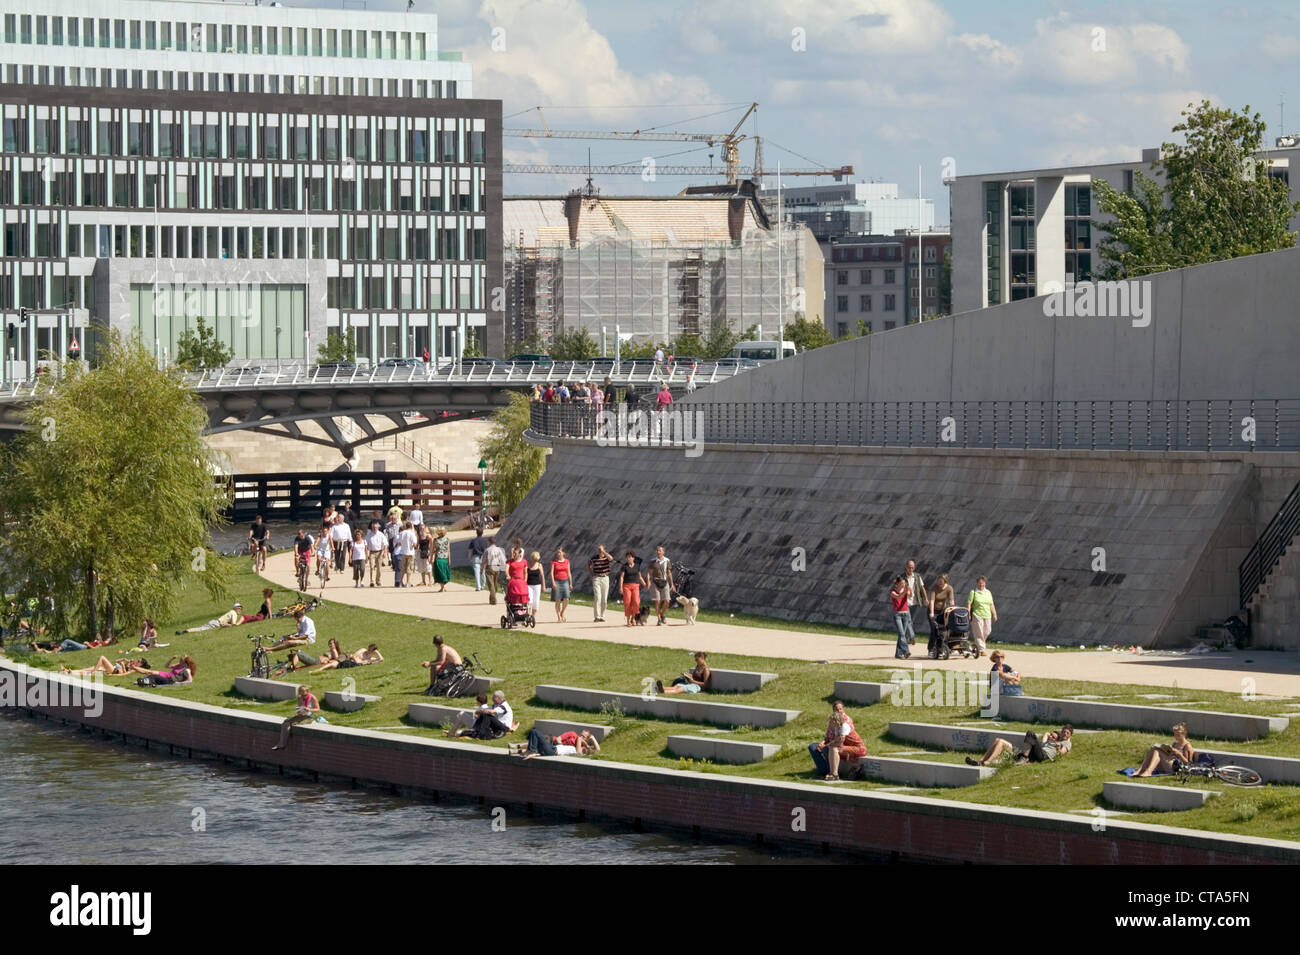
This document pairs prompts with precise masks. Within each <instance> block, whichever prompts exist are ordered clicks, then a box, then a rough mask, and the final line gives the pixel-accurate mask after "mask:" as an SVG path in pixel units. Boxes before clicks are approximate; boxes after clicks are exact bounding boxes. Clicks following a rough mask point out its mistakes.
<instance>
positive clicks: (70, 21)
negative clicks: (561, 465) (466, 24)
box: [0, 2, 502, 371]
mask: <svg viewBox="0 0 1300 955" xmlns="http://www.w3.org/2000/svg"><path fill="white" fill-rule="evenodd" d="M13 6H19V5H13ZM13 6H11V9H12V8H13ZM96 6H97V4H96V3H94V2H83V3H77V4H75V5H74V4H67V3H64V4H59V3H54V4H50V3H42V4H40V12H39V13H37V12H36V11H35V9H34V6H33V9H32V12H30V13H23V12H21V9H18V10H15V11H14V12H12V13H8V12H7V13H5V14H4V21H3V22H4V25H5V35H4V39H5V43H4V44H3V45H0V76H2V77H3V78H4V80H5V82H4V83H0V114H2V115H0V122H2V124H3V128H2V130H0V216H2V217H3V226H2V228H0V242H2V243H3V246H2V248H0V253H2V255H0V315H3V317H4V321H5V323H6V325H7V327H9V332H8V343H7V347H8V348H9V349H12V352H9V351H7V352H6V355H7V356H9V355H12V358H13V359H14V360H15V361H17V362H19V363H21V364H20V367H19V369H18V370H19V371H21V369H22V368H23V367H30V364H31V363H32V362H34V361H36V360H38V359H39V358H41V357H42V356H43V355H44V354H45V353H47V352H49V353H52V354H53V355H56V356H57V355H61V354H64V353H65V350H66V346H67V343H68V340H69V338H70V337H72V336H73V335H76V334H84V331H81V330H83V329H84V327H85V326H86V325H87V324H88V323H90V322H100V323H104V324H107V325H110V326H111V327H113V328H117V329H120V330H122V331H126V332H133V333H136V334H139V335H140V337H141V338H142V340H144V341H145V343H146V345H150V346H151V347H155V348H157V349H158V350H159V351H160V352H162V351H164V350H166V351H167V352H168V354H172V353H174V349H175V343H176V340H177V338H178V337H179V335H180V334H181V333H182V332H183V331H184V330H185V329H187V328H192V327H193V326H194V324H195V323H196V322H197V320H198V318H203V319H204V320H205V321H206V322H207V324H208V325H209V326H210V327H215V328H216V329H217V332H218V335H219V336H220V337H221V338H222V339H223V340H225V341H226V342H228V343H229V344H230V345H231V347H232V348H233V349H234V352H235V355H236V357H237V358H248V359H258V360H273V359H281V360H301V359H302V358H303V357H304V356H306V357H310V358H314V357H315V351H316V346H317V345H318V344H319V343H320V342H321V341H322V340H323V338H324V337H325V336H326V335H327V334H341V333H344V332H346V333H349V334H351V335H353V336H354V338H355V340H356V344H357V351H358V354H359V355H360V356H362V357H365V358H369V359H371V360H374V361H378V360H382V359H383V358H386V357H393V356H405V355H420V354H422V353H423V351H424V350H425V349H428V350H430V351H431V352H432V353H434V354H438V355H445V354H450V353H452V352H454V351H459V350H460V349H461V348H463V347H464V345H465V343H466V342H467V340H468V339H470V338H471V337H475V338H478V339H479V340H480V342H481V343H482V344H483V345H484V346H485V347H486V348H487V350H488V351H489V353H492V352H493V350H494V348H496V349H499V347H500V340H501V328H500V324H501V322H500V314H499V313H498V314H497V322H496V323H495V324H490V323H489V321H488V319H489V315H490V312H491V310H490V305H491V304H492V302H491V292H490V290H491V289H493V288H497V287H499V286H501V284H502V280H501V238H500V236H501V112H500V102H499V101H484V100H474V99H470V98H465V97H464V96H463V95H461V94H463V93H466V92H467V91H468V90H469V88H470V87H469V79H468V64H464V63H461V62H459V61H458V60H455V61H444V60H441V59H439V58H438V54H437V52H436V18H435V17H432V16H415V15H405V14H391V13H373V12H371V13H367V14H365V16H364V17H361V16H359V15H358V12H357V11H337V10H335V11H325V10H321V11H317V10H313V11H312V18H311V19H312V21H313V23H318V24H320V27H319V28H317V27H315V26H313V27H311V28H300V27H298V26H296V24H295V25H293V26H289V25H288V24H290V23H295V20H296V21H298V22H300V21H301V19H302V11H301V10H297V11H293V10H290V9H287V8H273V7H252V6H233V5H231V6H222V5H214V4H206V3H186V2H172V3H154V2H139V3H131V4H127V5H122V4H117V5H109V4H99V5H98V6H102V7H103V10H104V11H105V17H102V18H101V17H98V16H95V17H87V16H85V13H86V12H87V11H92V10H93V9H94V8H95V7H96ZM0 9H2V8H0ZM60 11H62V12H60ZM74 13H75V14H76V15H74ZM114 13H115V14H116V16H114V15H113V14H114ZM137 13H138V14H139V16H140V18H141V19H139V20H136V19H132V18H130V17H129V16H127V15H128V14H137ZM318 14H319V16H318ZM209 20H210V21H212V22H207V21H209ZM278 21H283V23H281V22H278ZM336 21H337V22H339V23H340V24H346V26H342V25H340V26H333V25H332V24H334V23H335V22H336ZM119 24H120V27H121V28H120V30H119V28H118V27H119ZM10 26H12V27H13V30H12V31H11V30H10V29H9V28H10ZM362 26H364V27H366V29H365V30H362V29H360V27H362ZM164 27H167V29H164ZM371 27H393V29H379V30H372V29H370V28H371ZM399 27H400V29H398V28H399ZM88 29H89V30H92V31H93V34H88V33H87V30H88ZM227 33H229V39H230V43H229V44H227V43H226V39H227ZM273 35H274V38H273V39H272V36H273ZM178 37H179V38H184V43H185V47H184V48H183V49H182V51H180V53H179V54H178V51H177V49H176V45H177V42H178ZM56 38H57V39H56ZM213 38H215V48H210V47H209V41H210V40H212V39H213ZM92 40H93V42H91V41H92ZM104 40H107V41H108V42H107V43H103V42H101V41H104ZM255 40H256V41H257V42H254V41H255ZM317 40H319V43H317ZM119 41H120V42H119ZM77 43H81V44H84V46H82V48H81V49H77V48H76V46H75V44H77ZM196 43H201V44H202V48H203V52H202V53H196V52H195V47H194V45H195V44H196ZM164 44H169V46H170V49H166V48H165V47H164V46H163V45H164ZM209 49H213V50H214V51H213V52H209ZM178 55H180V56H181V57H182V61H184V62H185V65H188V66H194V67H197V66H203V67H205V69H202V70H199V69H194V70H190V71H180V70H171V71H170V72H171V73H172V74H174V75H172V76H171V77H170V79H169V80H167V81H164V79H163V77H162V72H167V71H160V70H157V69H155V70H150V69H149V67H163V66H169V65H175V63H174V61H175V58H176V57H177V56H178ZM187 57H188V58H189V59H192V60H194V62H188V60H186V58H187ZM106 59H108V60H110V61H113V65H112V66H110V67H107V68H106V67H104V66H102V65H99V66H94V67H92V66H90V65H88V64H89V63H90V62H92V61H93V62H96V63H103V62H104V61H105V60H106ZM44 61H48V62H44ZM69 61H71V62H81V65H80V66H78V67H72V66H71V65H68V64H69ZM200 61H203V62H200ZM209 61H217V62H209ZM60 64H61V65H60ZM286 64H288V65H286ZM206 67H216V69H206ZM438 67H445V69H443V70H442V74H443V75H441V76H439V70H438ZM91 69H94V70H96V73H95V75H94V78H93V79H94V82H93V83H92V82H89V81H90V80H91V76H90V74H89V73H88V72H87V71H88V70H91ZM268 69H271V70H274V71H280V70H285V71H288V70H297V71H300V72H298V73H294V72H283V73H277V72H259V71H265V70H268ZM74 70H76V72H75V73H74V72H73V71H74ZM181 72H188V73H189V74H190V75H189V77H188V80H187V81H186V82H184V83H182V81H181V80H180V73H181ZM153 73H157V74H158V75H151V74H153ZM316 73H319V74H321V75H316ZM277 75H278V77H279V80H278V82H277V83H276V84H272V83H271V82H269V81H270V80H272V79H274V78H276V77H277ZM106 77H107V78H108V82H107V83H105V82H104V80H105V78H106ZM303 77H305V82H299V79H300V78H303ZM431 77H438V78H436V79H435V78H431ZM452 77H455V78H452ZM291 78H292V80H293V82H289V80H290V79H291ZM15 80H16V81H17V82H14V81H15ZM317 80H319V81H320V82H319V83H318V82H317ZM434 84H436V85H434ZM449 93H450V94H452V95H451V96H448V95H447V94H449Z"/></svg>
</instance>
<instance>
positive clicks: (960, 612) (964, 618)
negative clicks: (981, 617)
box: [930, 607, 975, 660]
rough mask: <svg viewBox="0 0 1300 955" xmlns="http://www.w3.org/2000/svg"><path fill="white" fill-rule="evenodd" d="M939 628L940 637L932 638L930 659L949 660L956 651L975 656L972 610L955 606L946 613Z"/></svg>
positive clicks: (963, 654)
mask: <svg viewBox="0 0 1300 955" xmlns="http://www.w3.org/2000/svg"><path fill="white" fill-rule="evenodd" d="M938 630H939V639H938V640H937V641H936V640H934V639H933V638H932V639H931V640H930V659H932V660H947V659H948V658H949V657H950V656H952V655H953V654H954V653H958V654H960V655H961V656H963V657H973V656H975V645H974V644H973V643H971V639H970V611H969V610H967V609H966V608H965V607H953V608H952V609H951V610H949V611H948V612H947V613H946V614H944V618H943V621H942V622H941V623H940V625H939V628H938Z"/></svg>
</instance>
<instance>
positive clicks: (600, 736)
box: [533, 720, 614, 743]
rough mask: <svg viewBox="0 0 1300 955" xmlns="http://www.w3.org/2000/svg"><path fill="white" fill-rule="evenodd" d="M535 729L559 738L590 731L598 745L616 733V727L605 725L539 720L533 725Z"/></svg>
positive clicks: (544, 734) (545, 734)
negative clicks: (572, 733)
mask: <svg viewBox="0 0 1300 955" xmlns="http://www.w3.org/2000/svg"><path fill="white" fill-rule="evenodd" d="M533 729H535V730H537V732H539V733H541V734H542V735H543V736H559V735H560V734H561V733H568V732H570V731H572V732H574V733H581V732H582V731H583V730H590V731H591V735H592V736H594V737H596V742H597V743H603V742H605V737H606V736H608V735H609V734H610V733H612V732H614V727H612V726H606V725H605V724H604V723H578V722H576V721H574V720H538V721H537V722H536V723H534V724H533Z"/></svg>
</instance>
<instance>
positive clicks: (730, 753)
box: [668, 736, 781, 763]
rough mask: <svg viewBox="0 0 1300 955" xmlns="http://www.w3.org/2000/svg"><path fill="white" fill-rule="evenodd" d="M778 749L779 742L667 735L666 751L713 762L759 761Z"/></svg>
mask: <svg viewBox="0 0 1300 955" xmlns="http://www.w3.org/2000/svg"><path fill="white" fill-rule="evenodd" d="M780 751H781V744H780V743H754V742H750V741H749V740H743V739H718V738H717V737H715V736H670V737H668V752H670V753H672V754H673V755H674V756H686V757H689V758H690V759H709V760H712V761H713V762H715V763H761V762H762V761H763V760H765V759H770V758H771V757H773V756H775V755H776V754H777V753H779V752H780Z"/></svg>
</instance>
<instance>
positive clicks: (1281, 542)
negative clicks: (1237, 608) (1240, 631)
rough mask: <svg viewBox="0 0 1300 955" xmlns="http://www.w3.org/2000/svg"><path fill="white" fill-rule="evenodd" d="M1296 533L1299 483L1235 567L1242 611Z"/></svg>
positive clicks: (1299, 527) (1298, 527)
mask: <svg viewBox="0 0 1300 955" xmlns="http://www.w3.org/2000/svg"><path fill="white" fill-rule="evenodd" d="M1297 531H1300V481H1297V482H1296V486H1295V487H1293V488H1292V489H1291V493H1290V494H1288V495H1287V497H1286V500H1285V501H1283V502H1282V506H1281V507H1279V508H1278V509H1277V513H1276V514H1274V515H1273V519H1272V520H1271V521H1269V522H1268V527H1266V528H1264V533H1262V534H1260V535H1259V539H1258V540H1256V541H1255V546H1253V547H1252V548H1251V549H1250V553H1248V554H1247V555H1246V557H1245V559H1243V560H1242V562H1241V563H1240V564H1239V565H1238V566H1237V587H1238V595H1239V596H1240V597H1241V608H1242V609H1243V610H1245V609H1246V608H1247V607H1249V606H1250V602H1251V600H1252V599H1254V597H1255V594H1256V592H1258V590H1259V588H1260V587H1261V586H1262V585H1263V583H1264V579H1265V578H1266V577H1267V576H1268V575H1269V573H1270V572H1271V571H1272V570H1273V568H1274V567H1276V566H1277V562H1278V561H1279V560H1281V559H1282V555H1283V554H1284V553H1286V549H1287V548H1288V547H1290V546H1291V542H1292V541H1294V540H1295V536H1296V532H1297Z"/></svg>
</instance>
